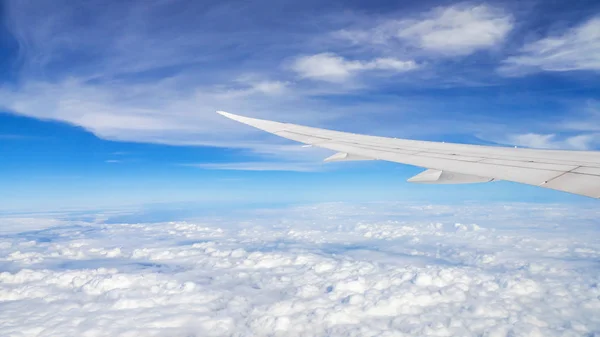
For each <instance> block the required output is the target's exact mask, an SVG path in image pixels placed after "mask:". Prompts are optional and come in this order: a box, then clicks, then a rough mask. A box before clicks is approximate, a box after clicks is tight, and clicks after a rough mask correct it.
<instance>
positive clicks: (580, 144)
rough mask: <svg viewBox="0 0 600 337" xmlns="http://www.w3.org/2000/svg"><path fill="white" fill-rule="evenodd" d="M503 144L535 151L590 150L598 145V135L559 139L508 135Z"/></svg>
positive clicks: (543, 136)
mask: <svg viewBox="0 0 600 337" xmlns="http://www.w3.org/2000/svg"><path fill="white" fill-rule="evenodd" d="M503 143H508V144H513V145H517V146H523V147H530V148H535V149H566V150H592V149H594V148H595V147H596V146H597V145H598V144H599V143H600V134H598V133H593V134H578V135H574V136H567V137H561V136H559V135H557V134H539V133H525V134H516V135H509V136H508V138H507V139H506V141H504V142H503Z"/></svg>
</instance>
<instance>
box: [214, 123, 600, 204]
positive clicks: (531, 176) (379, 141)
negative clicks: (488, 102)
mask: <svg viewBox="0 0 600 337" xmlns="http://www.w3.org/2000/svg"><path fill="white" fill-rule="evenodd" d="M218 113H219V114H221V115H223V116H225V117H227V118H230V119H233V120H235V121H238V122H240V123H244V124H248V125H250V126H253V127H255V128H258V129H261V130H264V131H266V132H270V133H272V134H275V135H278V136H280V137H284V138H288V139H291V140H295V141H298V142H301V143H304V144H309V145H312V146H317V147H322V148H326V149H330V150H333V151H336V152H337V153H336V154H334V155H333V156H331V157H329V158H327V159H326V161H351V160H386V161H391V162H396V163H402V164H408V165H414V166H420V167H423V168H426V169H427V170H426V171H424V172H422V173H420V174H418V175H416V176H414V177H412V178H410V179H409V180H408V181H410V182H415V183H430V184H456V183H473V182H488V181H492V180H507V181H514V182H517V183H522V184H528V185H535V186H540V187H544V188H550V189H554V190H559V191H564V192H569V193H574V194H579V195H584V196H588V197H592V198H600V152H597V151H564V150H537V149H521V148H510V147H496V146H480V145H467V144H452V143H440V142H429V141H417V140H407V139H396V138H387V137H375V136H367V135H360V134H354V133H348V132H339V131H332V130H326V129H318V128H312V127H307V126H302V125H295V124H289V123H280V122H274V121H268V120H263V119H256V118H249V117H244V116H238V115H234V114H231V113H227V112H223V111H218Z"/></svg>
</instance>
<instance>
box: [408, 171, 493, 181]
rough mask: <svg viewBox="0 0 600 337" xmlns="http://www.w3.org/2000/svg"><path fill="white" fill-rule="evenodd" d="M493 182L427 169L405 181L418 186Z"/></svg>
mask: <svg viewBox="0 0 600 337" xmlns="http://www.w3.org/2000/svg"><path fill="white" fill-rule="evenodd" d="M493 180H494V179H493V178H487V177H479V176H474V175H469V174H462V173H456V172H450V171H441V170H432V169H429V170H425V171H423V172H421V173H419V174H417V175H416V176H414V177H412V178H409V179H408V180H407V181H408V182H411V183H418V184H471V183H487V182H490V181H493Z"/></svg>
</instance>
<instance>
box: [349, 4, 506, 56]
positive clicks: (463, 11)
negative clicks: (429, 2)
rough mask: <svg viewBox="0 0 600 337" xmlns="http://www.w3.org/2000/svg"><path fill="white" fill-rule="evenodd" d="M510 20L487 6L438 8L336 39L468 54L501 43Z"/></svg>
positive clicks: (350, 32)
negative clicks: (416, 16)
mask: <svg viewBox="0 0 600 337" xmlns="http://www.w3.org/2000/svg"><path fill="white" fill-rule="evenodd" d="M512 27H513V18H512V16H511V15H510V14H507V13H505V12H504V11H502V10H499V9H497V8H493V7H490V6H487V5H477V6H472V5H468V4H459V5H454V6H449V7H440V8H436V9H435V10H433V11H431V12H429V13H427V14H425V15H423V17H422V18H418V19H400V20H388V21H386V22H383V23H381V24H379V25H378V26H377V27H375V28H373V29H370V30H357V31H352V30H345V31H341V32H339V33H338V36H340V37H343V38H347V39H350V40H352V41H354V42H355V43H361V44H363V43H365V44H371V43H374V44H390V43H391V44H394V43H401V44H405V43H409V44H410V45H413V46H416V47H418V48H421V49H423V50H425V51H428V52H433V53H436V54H440V55H447V56H455V55H468V54H471V53H474V52H476V51H479V50H484V49H490V48H493V47H495V46H497V45H499V44H500V43H502V42H503V41H504V39H505V37H506V35H507V34H508V33H509V32H510V31H511V30H512Z"/></svg>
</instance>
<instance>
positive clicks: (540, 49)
mask: <svg viewBox="0 0 600 337" xmlns="http://www.w3.org/2000/svg"><path fill="white" fill-rule="evenodd" d="M503 63H504V65H503V66H502V67H501V68H500V72H501V73H503V74H506V75H517V76H518V75H524V74H527V73H529V72H531V71H572V70H592V71H600V17H594V18H592V19H590V20H588V21H586V22H584V23H582V24H580V25H579V26H576V27H573V28H571V29H569V30H567V31H565V32H563V33H562V34H558V35H554V36H549V37H545V38H543V39H540V40H537V41H534V42H531V43H528V44H526V45H525V46H523V48H522V49H521V51H520V53H519V54H518V55H516V56H512V57H509V58H507V59H506V60H504V62H503Z"/></svg>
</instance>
